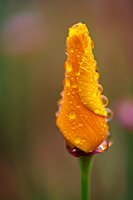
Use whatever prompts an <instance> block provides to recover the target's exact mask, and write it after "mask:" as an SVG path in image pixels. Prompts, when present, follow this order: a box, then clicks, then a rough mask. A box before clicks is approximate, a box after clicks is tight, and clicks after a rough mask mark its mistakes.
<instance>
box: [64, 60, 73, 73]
mask: <svg viewBox="0 0 133 200" xmlns="http://www.w3.org/2000/svg"><path fill="white" fill-rule="evenodd" d="M65 69H66V72H68V73H69V72H71V71H72V65H71V64H70V63H68V62H66V63H65Z"/></svg>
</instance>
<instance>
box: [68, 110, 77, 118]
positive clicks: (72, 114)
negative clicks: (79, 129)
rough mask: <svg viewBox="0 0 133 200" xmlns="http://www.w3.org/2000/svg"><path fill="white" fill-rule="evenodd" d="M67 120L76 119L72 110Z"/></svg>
mask: <svg viewBox="0 0 133 200" xmlns="http://www.w3.org/2000/svg"><path fill="white" fill-rule="evenodd" d="M68 118H69V119H70V120H73V119H75V118H76V114H75V112H74V111H73V110H71V111H70V112H69V114H68Z"/></svg>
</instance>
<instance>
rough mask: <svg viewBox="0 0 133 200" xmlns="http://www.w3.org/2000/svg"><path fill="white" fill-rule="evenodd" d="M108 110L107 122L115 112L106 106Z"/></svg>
mask: <svg viewBox="0 0 133 200" xmlns="http://www.w3.org/2000/svg"><path fill="white" fill-rule="evenodd" d="M106 111H107V122H109V121H110V120H111V119H112V117H113V112H112V110H111V109H110V108H106Z"/></svg>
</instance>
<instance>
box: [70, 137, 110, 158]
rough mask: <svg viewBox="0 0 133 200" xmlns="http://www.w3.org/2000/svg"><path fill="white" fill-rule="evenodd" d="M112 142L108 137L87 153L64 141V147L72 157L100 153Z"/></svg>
mask: <svg viewBox="0 0 133 200" xmlns="http://www.w3.org/2000/svg"><path fill="white" fill-rule="evenodd" d="M112 143H113V142H112V140H111V139H110V138H109V137H108V138H107V139H106V140H104V141H103V142H102V143H101V144H100V145H99V146H98V147H97V148H96V149H94V150H93V151H91V152H88V153H86V152H84V151H82V150H80V149H78V148H77V147H73V146H72V145H70V144H69V143H66V148H67V150H68V152H69V153H70V154H71V155H72V156H74V157H81V156H91V155H94V154H97V153H102V152H104V151H106V150H108V148H109V147H110V146H111V145H112Z"/></svg>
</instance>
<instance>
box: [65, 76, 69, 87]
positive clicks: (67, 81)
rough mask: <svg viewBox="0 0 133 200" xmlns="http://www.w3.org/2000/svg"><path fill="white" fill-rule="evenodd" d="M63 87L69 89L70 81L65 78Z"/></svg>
mask: <svg viewBox="0 0 133 200" xmlns="http://www.w3.org/2000/svg"><path fill="white" fill-rule="evenodd" d="M65 86H66V87H70V80H69V79H68V78H66V80H65Z"/></svg>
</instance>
